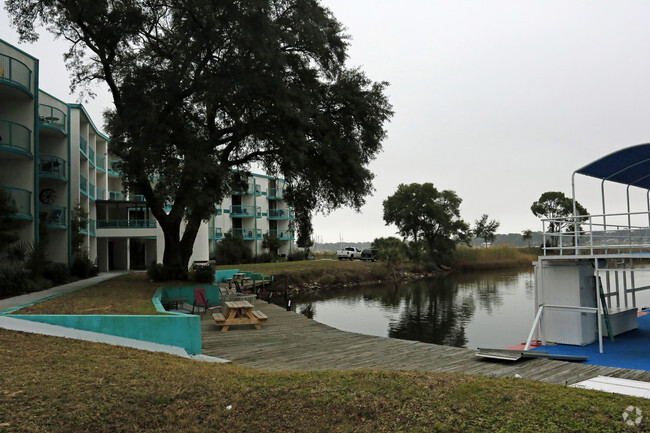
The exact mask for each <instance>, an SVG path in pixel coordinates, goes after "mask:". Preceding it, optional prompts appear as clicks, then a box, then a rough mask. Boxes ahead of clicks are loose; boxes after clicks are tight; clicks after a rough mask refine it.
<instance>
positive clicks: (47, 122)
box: [38, 104, 67, 134]
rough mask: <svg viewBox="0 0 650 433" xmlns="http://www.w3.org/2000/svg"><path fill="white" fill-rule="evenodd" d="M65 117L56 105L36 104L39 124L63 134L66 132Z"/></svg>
mask: <svg viewBox="0 0 650 433" xmlns="http://www.w3.org/2000/svg"><path fill="white" fill-rule="evenodd" d="M66 117H67V116H66V114H65V113H64V112H63V111H61V110H59V109H58V108H56V107H52V106H51V105H46V104H39V105H38V119H39V121H40V124H41V126H48V127H50V128H54V129H58V130H59V131H61V132H63V133H64V134H65V133H67V127H66V126H67V122H66V120H65V119H66Z"/></svg>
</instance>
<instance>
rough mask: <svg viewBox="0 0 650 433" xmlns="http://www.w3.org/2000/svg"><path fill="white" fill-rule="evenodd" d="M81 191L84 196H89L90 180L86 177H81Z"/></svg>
mask: <svg viewBox="0 0 650 433" xmlns="http://www.w3.org/2000/svg"><path fill="white" fill-rule="evenodd" d="M79 190H80V191H81V193H82V194H84V195H86V196H87V195H88V179H86V178H85V177H84V176H79Z"/></svg>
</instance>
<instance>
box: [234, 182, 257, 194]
mask: <svg viewBox="0 0 650 433" xmlns="http://www.w3.org/2000/svg"><path fill="white" fill-rule="evenodd" d="M230 193H231V194H232V195H246V194H248V195H253V194H255V195H262V186H261V185H258V184H255V183H253V182H249V183H248V186H247V188H246V189H245V190H232V191H231V192H230Z"/></svg>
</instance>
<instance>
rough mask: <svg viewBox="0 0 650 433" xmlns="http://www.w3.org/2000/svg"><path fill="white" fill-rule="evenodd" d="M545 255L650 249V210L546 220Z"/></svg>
mask: <svg viewBox="0 0 650 433" xmlns="http://www.w3.org/2000/svg"><path fill="white" fill-rule="evenodd" d="M542 229H543V233H544V239H543V244H542V247H543V250H544V255H545V256H546V255H582V254H589V255H593V254H621V253H637V252H644V251H650V212H624V213H612V214H601V215H581V216H578V217H565V218H554V219H543V220H542Z"/></svg>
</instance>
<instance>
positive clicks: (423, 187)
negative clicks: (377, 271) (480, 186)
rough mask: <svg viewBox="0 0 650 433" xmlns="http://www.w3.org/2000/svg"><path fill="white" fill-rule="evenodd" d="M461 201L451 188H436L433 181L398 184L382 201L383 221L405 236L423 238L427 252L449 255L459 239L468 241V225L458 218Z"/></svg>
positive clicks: (431, 254)
mask: <svg viewBox="0 0 650 433" xmlns="http://www.w3.org/2000/svg"><path fill="white" fill-rule="evenodd" d="M461 202H462V200H461V198H460V197H458V196H457V195H456V193H455V192H454V191H451V190H443V191H438V190H437V189H436V188H435V187H434V186H433V184H432V183H424V184H419V183H412V184H409V185H406V184H400V185H399V186H398V187H397V191H396V192H395V193H394V194H393V195H391V196H389V197H388V198H387V199H386V200H384V203H383V205H384V221H385V222H386V224H395V225H396V226H397V228H398V231H399V234H400V235H401V236H402V237H403V238H404V239H412V240H413V242H415V243H416V244H417V243H418V242H419V241H421V240H423V241H425V242H426V247H427V251H428V253H429V255H430V256H431V257H432V258H434V259H440V258H442V257H445V256H447V255H449V254H450V253H451V252H452V251H453V250H454V248H455V247H456V244H457V243H458V242H468V241H469V225H468V224H467V223H466V222H465V221H463V220H462V219H461V218H460V209H459V208H460V204H461Z"/></svg>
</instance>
